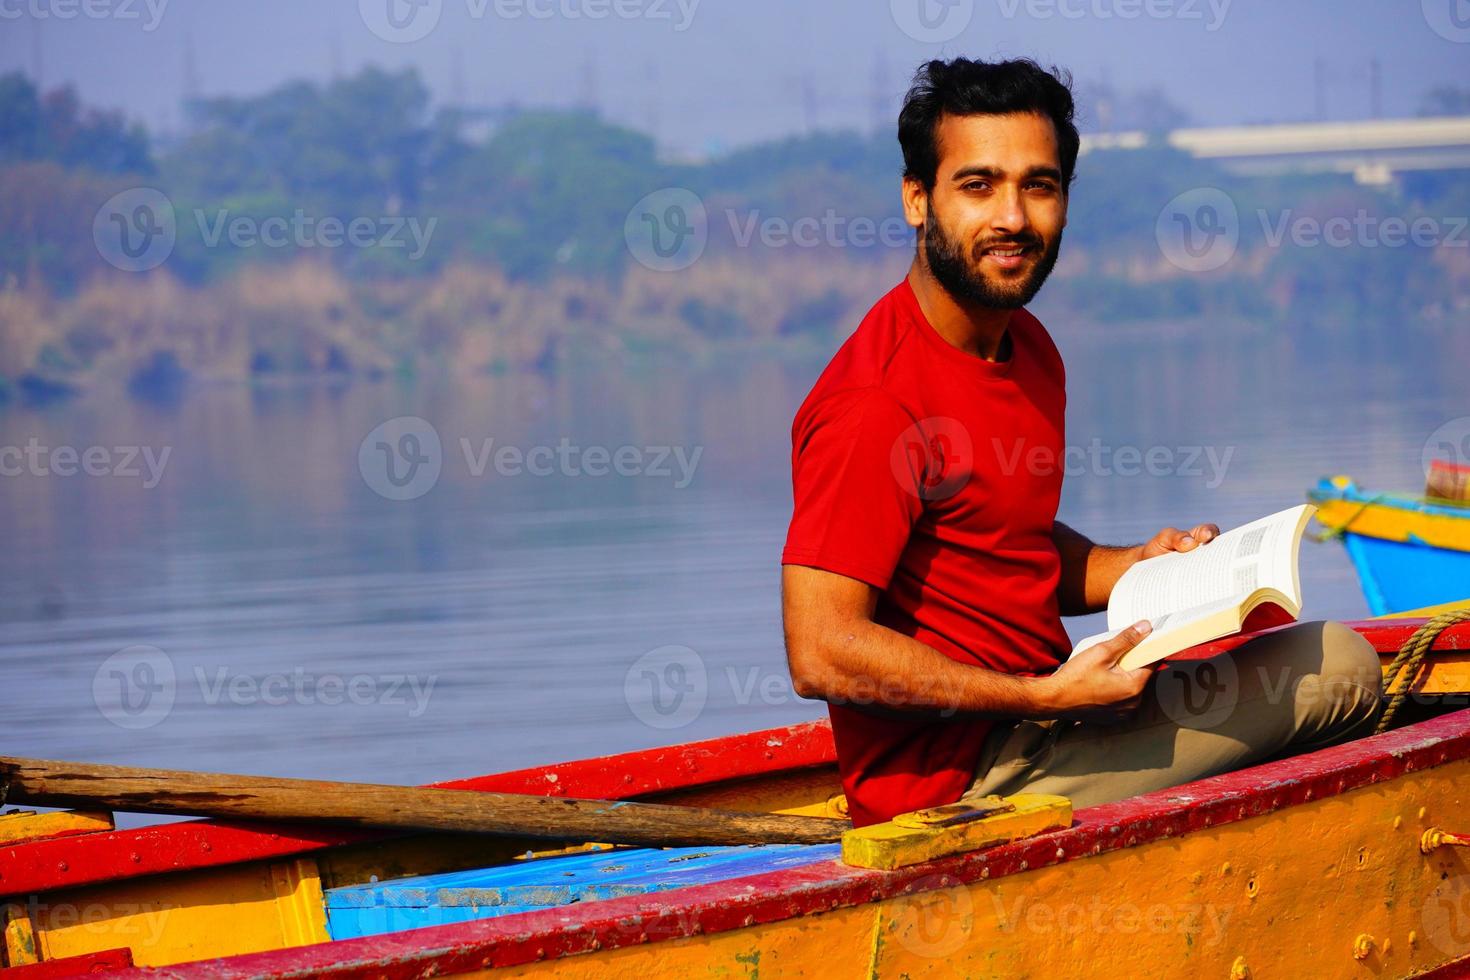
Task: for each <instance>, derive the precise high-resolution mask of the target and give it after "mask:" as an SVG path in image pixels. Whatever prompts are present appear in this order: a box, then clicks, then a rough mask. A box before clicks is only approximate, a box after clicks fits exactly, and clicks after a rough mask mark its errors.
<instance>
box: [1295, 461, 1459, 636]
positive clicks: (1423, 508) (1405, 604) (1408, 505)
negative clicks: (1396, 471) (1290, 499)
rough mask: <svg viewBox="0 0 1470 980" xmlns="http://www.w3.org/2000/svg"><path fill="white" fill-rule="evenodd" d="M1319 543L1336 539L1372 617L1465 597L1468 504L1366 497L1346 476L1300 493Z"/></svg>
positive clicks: (1390, 496)
mask: <svg viewBox="0 0 1470 980" xmlns="http://www.w3.org/2000/svg"><path fill="white" fill-rule="evenodd" d="M1307 499H1309V500H1310V501H1311V502H1312V503H1314V504H1316V505H1317V521H1318V522H1319V523H1321V524H1322V525H1323V526H1324V527H1325V528H1326V529H1327V530H1326V531H1325V533H1324V534H1323V535H1322V536H1321V537H1322V538H1323V539H1329V538H1334V537H1336V538H1341V539H1342V543H1343V545H1344V546H1345V547H1346V548H1347V553H1348V556H1349V557H1350V558H1351V559H1352V561H1353V565H1354V567H1356V569H1357V571H1358V581H1359V582H1360V583H1361V584H1362V586H1363V594H1364V596H1366V597H1367V599H1368V606H1369V608H1370V609H1372V611H1373V615H1375V616H1384V615H1387V614H1389V613H1391V612H1396V611H1402V610H1408V609H1418V608H1421V607H1423V606H1433V605H1438V604H1440V603H1446V602H1453V601H1455V600H1458V599H1463V598H1465V597H1466V596H1467V595H1470V505H1466V504H1459V503H1456V502H1454V501H1450V500H1438V499H1434V498H1426V497H1414V496H1409V495H1406V494H1391V493H1369V492H1367V491H1365V490H1363V489H1362V488H1361V487H1359V486H1358V485H1357V484H1356V483H1354V482H1353V480H1352V479H1351V478H1349V477H1346V476H1334V477H1330V478H1325V479H1323V480H1321V481H1320V482H1319V483H1318V484H1317V486H1316V487H1315V488H1313V489H1312V490H1310V491H1309V492H1308V493H1307Z"/></svg>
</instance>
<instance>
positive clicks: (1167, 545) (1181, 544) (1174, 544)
mask: <svg viewBox="0 0 1470 980" xmlns="http://www.w3.org/2000/svg"><path fill="white" fill-rule="evenodd" d="M1154 541H1156V542H1157V543H1158V544H1160V545H1161V546H1162V547H1163V548H1164V550H1166V551H1188V550H1190V549H1191V548H1193V547H1194V546H1195V544H1196V543H1197V542H1196V541H1195V539H1194V538H1193V537H1191V536H1190V534H1189V532H1188V531H1181V530H1179V529H1178V528H1177V527H1166V528H1164V529H1163V530H1162V531H1160V532H1159V533H1158V534H1156V535H1155V536H1154Z"/></svg>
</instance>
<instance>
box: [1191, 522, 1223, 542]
mask: <svg viewBox="0 0 1470 980" xmlns="http://www.w3.org/2000/svg"><path fill="white" fill-rule="evenodd" d="M1189 534H1190V537H1192V538H1194V539H1195V540H1196V541H1198V542H1199V543H1200V544H1209V543H1210V542H1211V541H1213V540H1214V539H1215V538H1218V537H1219V536H1220V525H1218V524H1198V525H1196V526H1195V528H1194V530H1192V531H1190V532H1189Z"/></svg>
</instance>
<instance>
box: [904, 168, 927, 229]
mask: <svg viewBox="0 0 1470 980" xmlns="http://www.w3.org/2000/svg"><path fill="white" fill-rule="evenodd" d="M928 218H929V194H928V192H927V191H925V190H924V185H923V184H921V183H920V182H919V181H917V180H915V179H914V178H912V177H905V178H904V179H903V219H904V221H906V222H908V225H909V227H910V228H914V229H919V228H923V227H924V222H925V221H926V220H928Z"/></svg>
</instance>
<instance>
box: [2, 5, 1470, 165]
mask: <svg viewBox="0 0 1470 980" xmlns="http://www.w3.org/2000/svg"><path fill="white" fill-rule="evenodd" d="M1467 8H1470V0H847V2H842V0H813V2H801V0H234V2H227V0H0V70H9V69H13V68H20V69H24V70H26V71H27V72H33V71H34V68H35V62H36V57H37V49H38V47H39V54H40V60H41V67H42V75H43V78H44V81H45V83H46V84H47V86H51V85H55V84H58V83H61V82H72V83H75V84H76V85H77V87H78V88H79V89H80V91H81V93H82V95H83V97H84V98H85V99H86V100H87V101H88V102H92V103H96V104H100V105H105V106H114V107H121V108H123V109H124V110H126V111H127V112H128V113H130V114H132V115H134V116H136V117H139V118H141V119H143V120H144V121H145V122H147V123H149V124H150V125H152V126H165V127H167V126H171V125H173V124H174V123H176V122H177V120H178V109H177V106H178V102H179V98H180V95H181V93H182V92H183V90H184V88H185V80H186V77H187V76H188V74H189V73H188V71H187V68H186V65H187V63H188V61H189V58H188V57H187V56H186V51H188V50H189V49H190V48H191V47H192V51H193V57H192V61H193V65H194V75H195V77H196V78H197V81H198V87H199V90H200V91H201V92H202V93H204V94H207V95H213V94H224V93H234V94H244V93H253V92H260V91H262V90H264V89H266V88H268V87H270V86H273V85H275V84H277V83H279V82H282V81H284V80H286V79H291V78H303V77H304V78H312V79H326V78H329V77H330V76H331V75H332V73H333V71H334V70H341V71H348V72H350V71H352V70H354V69H356V68H359V67H361V66H363V65H368V64H378V65H384V66H394V67H397V66H409V65H411V66H414V67H417V68H418V70H419V71H420V73H421V74H422V75H423V77H424V78H425V80H426V81H427V82H428V84H429V86H430V87H431V89H432V90H433V92H434V94H435V96H436V98H440V99H445V100H448V99H450V98H452V97H453V96H454V94H455V93H456V91H458V92H459V93H462V95H463V96H464V98H465V99H466V100H467V101H469V102H483V103H499V102H504V101H509V100H515V101H518V102H521V103H523V104H549V105H566V104H570V103H574V102H578V101H583V100H586V99H587V98H589V97H591V98H593V99H594V100H595V102H596V104H597V105H598V107H599V109H600V110H601V111H602V112H603V113H604V115H606V116H608V117H609V118H612V119H615V120H618V121H622V122H627V123H629V124H632V125H634V126H637V127H639V128H642V129H645V130H648V129H654V128H655V127H656V130H657V134H658V136H659V138H660V141H661V142H662V143H663V144H664V145H665V146H666V147H671V148H675V149H679V150H685V151H700V150H704V151H708V150H717V149H719V148H722V147H729V146H734V145H738V144H741V143H747V142H750V141H752V140H756V139H761V138H766V137H771V136H778V135H782V134H787V133H792V132H799V131H802V130H803V129H806V128H807V127H808V126H809V125H816V126H820V127H833V126H857V127H862V128H868V127H870V126H872V125H873V123H874V120H875V119H876V118H879V117H880V116H881V117H883V118H886V119H888V120H891V119H892V117H893V115H894V113H895V112H896V106H897V101H898V98H899V96H900V94H901V92H902V89H903V81H904V78H905V77H906V76H907V75H908V74H909V73H910V72H911V71H912V69H913V67H914V66H915V65H916V64H917V63H918V62H920V61H921V60H923V59H925V58H929V57H936V56H941V55H942V56H951V55H956V54H965V55H969V56H972V57H994V56H1014V55H1030V56H1033V57H1036V58H1038V59H1039V60H1042V61H1043V62H1046V63H1056V64H1060V65H1063V66H1065V67H1068V68H1070V69H1071V70H1072V71H1073V73H1074V75H1075V76H1076V77H1077V79H1078V80H1079V82H1083V83H1086V82H1094V81H1097V80H1099V79H1103V78H1106V79H1107V80H1108V81H1109V82H1110V83H1111V84H1112V85H1114V86H1115V87H1117V88H1118V89H1121V90H1124V91H1127V90H1133V89H1138V88H1143V87H1148V86H1155V85H1157V86H1161V87H1163V88H1164V89H1165V90H1166V92H1167V93H1168V95H1169V96H1170V98H1172V99H1173V100H1174V101H1175V102H1177V103H1179V104H1181V105H1182V106H1183V107H1184V108H1185V109H1186V110H1187V111H1188V112H1189V113H1190V114H1191V115H1192V116H1193V117H1194V119H1195V121H1197V122H1199V123H1203V124H1212V123H1233V122H1244V121H1269V120H1292V119H1307V118H1312V117H1313V115H1314V113H1315V104H1316V103H1315V95H1314V82H1313V78H1314V62H1315V61H1316V59H1318V58H1321V59H1323V63H1324V66H1325V72H1326V75H1325V77H1326V86H1325V93H1326V107H1327V115H1328V117H1329V118H1335V119H1350V118H1362V117H1366V116H1367V115H1368V114H1369V105H1370V102H1369V94H1368V93H1369V68H1368V65H1369V62H1370V61H1371V60H1372V59H1375V58H1376V59H1377V60H1378V62H1379V63H1380V65H1381V76H1382V107H1383V112H1384V114H1385V115H1389V116H1400V115H1412V114H1413V113H1414V112H1415V111H1416V109H1417V108H1418V106H1419V103H1420V100H1421V97H1422V95H1423V93H1424V92H1425V91H1426V90H1428V89H1429V88H1431V87H1432V86H1435V85H1440V84H1453V85H1459V86H1462V87H1470V16H1467V14H1470V10H1467ZM38 28H39V30H38ZM418 35H422V36H418ZM38 39H39V40H38ZM880 94H881V96H882V98H881V99H879V98H878V96H879V95H880ZM1084 108H1085V107H1084Z"/></svg>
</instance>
